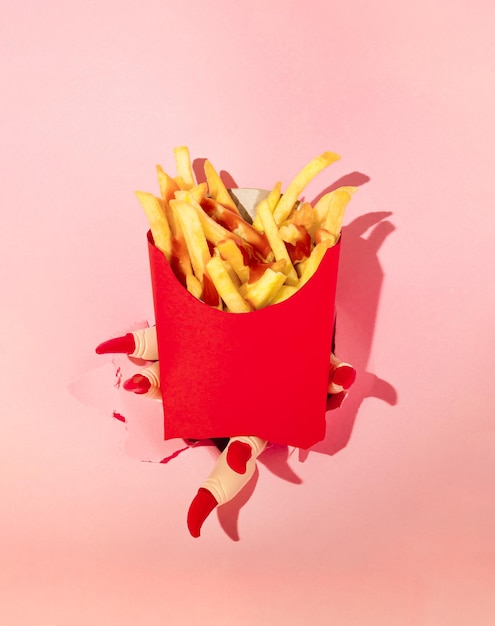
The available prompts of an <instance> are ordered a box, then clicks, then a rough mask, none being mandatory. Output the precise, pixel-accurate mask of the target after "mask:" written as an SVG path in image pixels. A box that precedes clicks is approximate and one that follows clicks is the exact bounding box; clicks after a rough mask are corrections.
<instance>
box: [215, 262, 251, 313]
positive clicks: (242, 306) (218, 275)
mask: <svg viewBox="0 0 495 626" xmlns="http://www.w3.org/2000/svg"><path fill="white" fill-rule="evenodd" d="M206 270H207V272H208V276H209V277H210V278H211V280H212V282H213V284H214V285H215V288H216V290H217V291H218V293H219V295H220V297H221V298H222V300H223V301H224V302H225V304H226V306H227V308H228V310H229V311H231V312H232V313H249V311H251V310H252V309H251V307H250V306H249V304H248V303H247V302H246V301H245V300H244V298H243V297H242V296H241V294H240V293H239V291H238V289H237V287H236V285H235V284H234V282H233V281H232V279H231V277H230V275H229V272H228V270H227V268H226V267H225V265H224V261H223V260H222V259H221V257H219V256H213V257H211V259H210V260H209V261H208V263H207V264H206Z"/></svg>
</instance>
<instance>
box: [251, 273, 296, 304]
mask: <svg viewBox="0 0 495 626" xmlns="http://www.w3.org/2000/svg"><path fill="white" fill-rule="evenodd" d="M286 278H287V277H286V275H285V274H284V273H283V272H274V271H273V270H272V269H270V268H268V269H266V270H265V271H264V272H263V275H262V276H261V278H259V279H258V280H257V281H256V282H254V283H251V284H250V285H248V286H247V290H246V294H245V296H244V298H245V299H246V301H247V302H248V303H249V304H250V305H251V306H252V307H253V308H254V309H261V308H262V307H264V306H266V305H267V304H270V302H271V301H272V300H273V298H274V297H275V296H276V295H277V293H278V292H279V290H280V288H281V287H282V285H283V284H284V283H285V280H286Z"/></svg>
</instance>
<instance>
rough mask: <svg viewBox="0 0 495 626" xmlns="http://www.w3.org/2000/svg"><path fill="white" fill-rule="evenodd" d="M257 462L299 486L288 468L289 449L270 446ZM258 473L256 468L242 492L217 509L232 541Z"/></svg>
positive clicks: (291, 470) (235, 539) (222, 524)
mask: <svg viewBox="0 0 495 626" xmlns="http://www.w3.org/2000/svg"><path fill="white" fill-rule="evenodd" d="M257 460H258V462H259V463H261V464H263V465H264V466H265V467H266V468H267V469H268V470H270V471H271V472H272V473H273V474H275V475H276V476H278V477H279V478H282V479H283V480H286V481H287V482H290V483H293V484H296V485H300V484H301V483H302V479H301V478H299V476H297V474H296V473H295V472H294V470H293V469H292V468H291V467H290V465H289V463H288V461H289V448H288V446H282V445H275V444H273V445H270V446H269V447H268V448H267V449H266V450H264V451H263V453H262V454H260V456H259V457H258V459H257ZM258 478H259V472H258V468H256V471H255V473H254V475H253V477H252V478H251V480H250V481H249V483H248V484H247V485H246V486H245V487H244V488H243V489H242V491H241V492H240V493H239V494H238V495H237V496H236V497H235V498H233V499H232V500H230V501H229V502H227V503H226V504H223V505H222V506H221V507H218V510H217V513H218V521H219V523H220V526H221V527H222V528H223V530H224V531H225V533H226V534H227V535H228V536H229V537H230V538H231V539H232V540H233V541H239V540H240V536H239V516H240V512H241V509H242V507H243V506H244V505H245V504H246V503H247V502H248V501H249V500H250V498H251V496H252V495H253V493H254V490H255V489H256V484H257V482H258Z"/></svg>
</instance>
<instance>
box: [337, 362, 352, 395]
mask: <svg viewBox="0 0 495 626" xmlns="http://www.w3.org/2000/svg"><path fill="white" fill-rule="evenodd" d="M355 380H356V370H355V369H354V368H353V367H352V365H347V363H343V364H342V365H338V366H337V367H336V368H335V370H334V372H333V376H332V382H333V383H335V384H336V385H340V386H341V387H343V388H344V389H349V387H350V386H351V385H352V384H353V383H354V381H355Z"/></svg>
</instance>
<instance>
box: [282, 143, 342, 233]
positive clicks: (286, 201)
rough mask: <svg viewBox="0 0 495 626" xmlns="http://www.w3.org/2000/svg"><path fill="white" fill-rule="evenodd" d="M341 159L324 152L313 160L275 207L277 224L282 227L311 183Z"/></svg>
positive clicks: (332, 153)
mask: <svg viewBox="0 0 495 626" xmlns="http://www.w3.org/2000/svg"><path fill="white" fill-rule="evenodd" d="M339 159H340V156H339V155H338V154H335V153H334V152H324V153H323V154H320V156H317V157H315V158H314V159H312V160H311V161H310V162H309V163H308V164H307V165H305V166H304V167H303V168H302V170H301V171H300V172H299V173H298V174H297V175H296V176H295V178H294V179H293V180H292V182H291V183H290V184H289V186H288V187H287V191H286V192H285V193H284V194H283V195H282V196H281V198H280V200H279V202H278V204H277V206H276V207H275V210H274V212H273V217H274V219H275V222H276V223H277V224H279V225H280V224H282V222H283V221H284V220H285V219H287V217H288V215H289V213H290V212H291V211H292V208H293V207H294V205H295V203H296V202H297V200H298V198H299V196H300V195H301V193H302V192H303V190H304V189H305V188H306V187H307V185H308V184H309V183H310V181H311V180H312V179H313V178H314V177H315V176H316V175H317V174H319V173H320V172H321V171H322V170H324V169H325V168H326V167H328V166H329V165H331V164H332V163H334V162H335V161H338V160H339Z"/></svg>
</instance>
